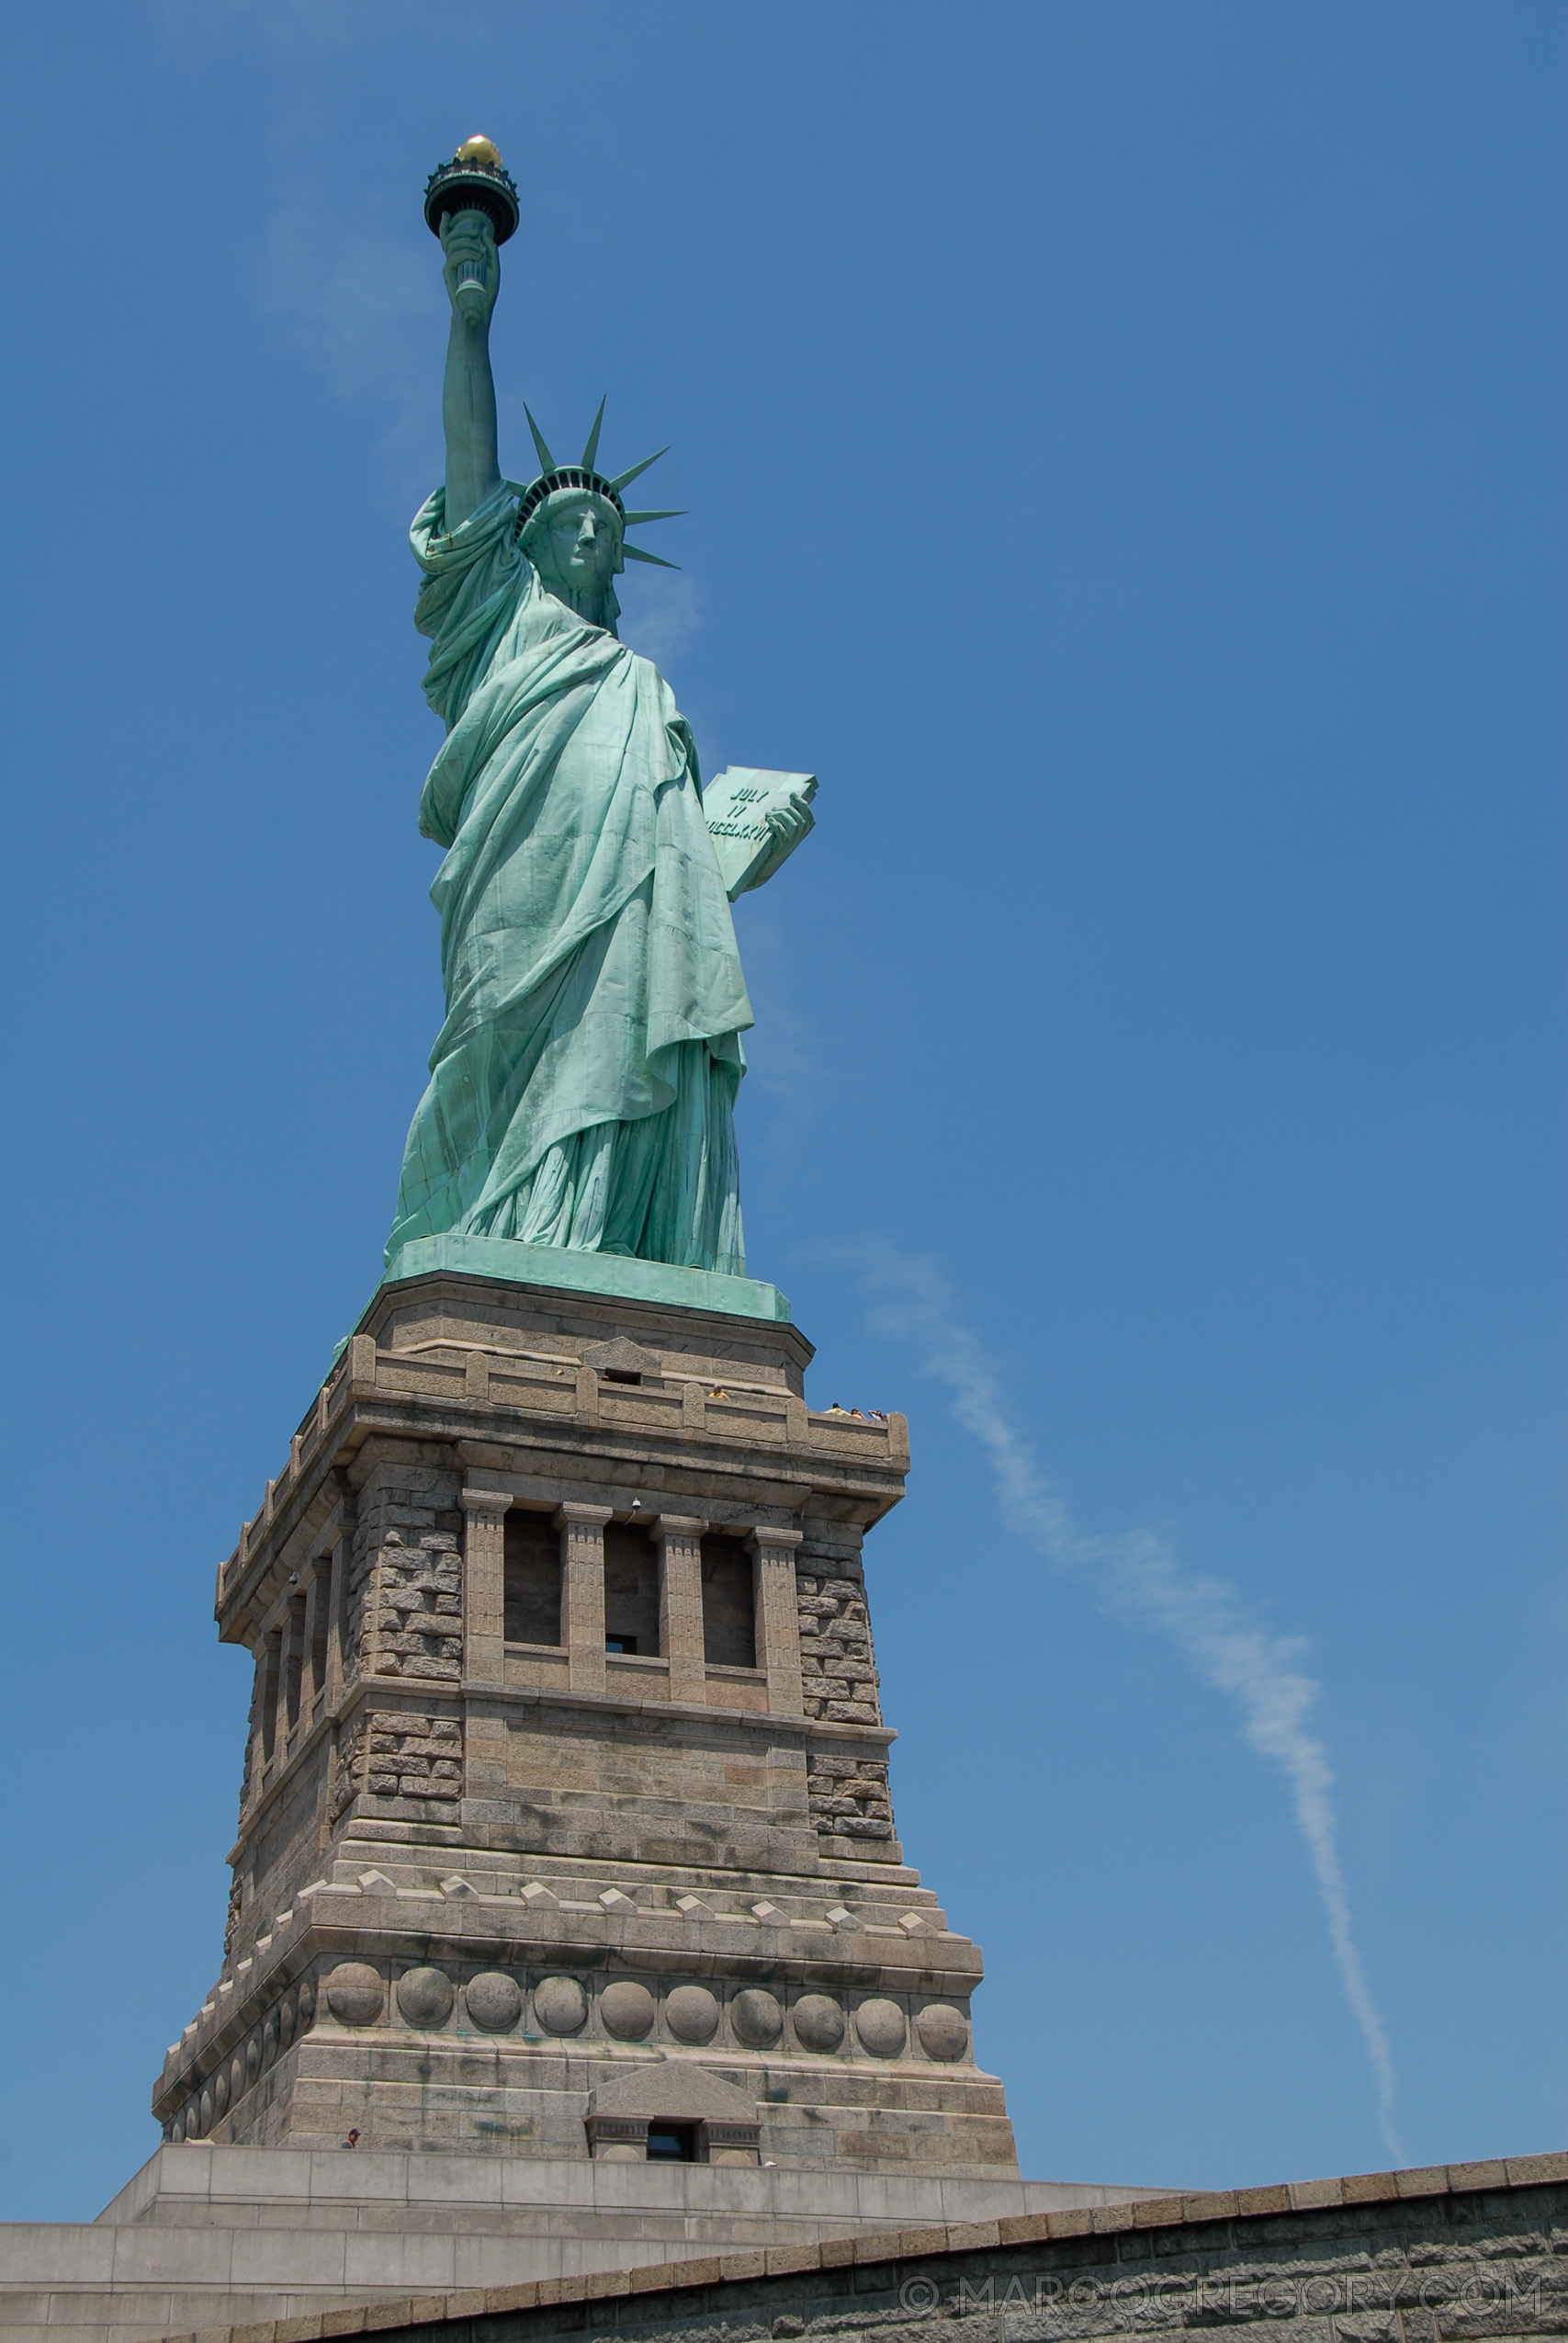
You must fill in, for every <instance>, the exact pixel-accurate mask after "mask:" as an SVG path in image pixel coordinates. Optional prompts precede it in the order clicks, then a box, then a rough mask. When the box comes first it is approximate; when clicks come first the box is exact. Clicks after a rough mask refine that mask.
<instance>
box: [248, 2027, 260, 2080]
mask: <svg viewBox="0 0 1568 2343" xmlns="http://www.w3.org/2000/svg"><path fill="white" fill-rule="evenodd" d="M261 2062H262V2043H261V2036H260V2034H253V2035H252V2036H251V2038H250V2040H249V2042H248V2043H246V2044H245V2082H246V2085H247V2087H248V2086H249V2085H250V2084H252V2083H254V2081H255V2078H256V2077H257V2076H258V2075H259V2074H260V2073H261Z"/></svg>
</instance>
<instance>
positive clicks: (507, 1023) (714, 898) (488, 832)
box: [387, 140, 812, 1276]
mask: <svg viewBox="0 0 1568 2343" xmlns="http://www.w3.org/2000/svg"><path fill="white" fill-rule="evenodd" d="M465 158H468V159H470V160H471V161H473V162H475V164H476V165H477V168H478V170H479V171H480V172H484V173H491V171H492V170H493V175H495V176H496V177H497V178H499V179H501V180H504V181H505V185H506V187H508V188H510V185H511V183H510V180H509V179H506V175H505V174H504V173H503V172H501V170H500V167H499V166H500V157H499V155H496V154H495V151H494V149H493V148H492V147H491V146H490V145H489V141H479V140H473V141H469V142H468V147H466V148H462V149H459V151H458V155H457V158H456V160H457V163H458V164H462V163H463V162H464V160H465ZM491 158H493V164H492V163H491ZM447 167H448V171H450V169H451V166H447ZM432 184H433V186H434V179H433V182H432ZM427 216H428V215H427ZM514 216H515V207H514V205H513V217H514ZM433 224H434V225H436V227H437V229H438V232H439V234H440V237H441V242H442V247H443V262H444V276H445V279H446V288H447V291H448V294H449V296H450V299H451V303H452V324H451V334H450V339H449V341H448V344H447V352H446V384H445V390H444V393H443V402H442V413H443V418H444V421H445V424H446V481H445V484H444V485H443V486H442V487H440V488H438V489H437V490H436V491H435V492H434V495H433V496H431V497H430V498H429V499H428V500H427V501H426V503H425V504H423V505H422V506H421V508H420V511H419V513H418V514H417V515H416V516H415V519H414V523H413V526H412V533H411V536H412V546H413V551H414V556H415V559H416V560H418V562H419V565H420V567H421V569H422V570H423V572H424V577H423V583H422V586H421V589H420V594H419V600H418V604H417V606H416V609H415V614H414V624H415V625H416V627H417V628H419V630H420V632H421V633H422V634H423V635H427V636H428V637H429V638H430V642H431V651H430V662H429V666H428V668H427V670H426V673H425V678H424V690H425V696H426V697H427V698H428V700H429V701H430V704H431V706H432V707H434V709H435V711H436V713H437V714H438V715H439V716H441V717H442V718H443V719H444V720H445V722H446V741H445V744H444V745H443V747H442V749H441V751H440V753H439V754H438V755H437V757H436V759H435V762H434V764H433V765H432V767H431V769H430V775H429V777H428V779H427V780H426V782H425V785H424V790H423V796H422V798H421V799H420V810H419V826H420V829H421V831H422V832H423V834H424V836H426V837H427V838H433V839H434V840H435V842H436V843H437V844H439V845H441V846H444V847H445V848H446V855H445V858H444V860H443V862H442V864H441V867H440V870H439V872H438V874H437V876H436V878H435V882H434V886H433V887H432V889H431V890H430V891H431V899H432V900H433V901H434V904H435V906H436V909H437V910H438V911H439V912H440V914H441V973H442V980H443V983H444V985H445V988H446V1022H445V1024H443V1026H442V1028H441V1031H440V1034H439V1035H438V1036H437V1037H436V1041H435V1046H434V1049H433V1050H432V1052H431V1057H430V1070H431V1078H430V1083H429V1087H428V1088H427V1090H426V1091H425V1093H424V1096H423V1099H422V1100H421V1101H420V1104H419V1108H418V1111H417V1112H416V1114H415V1115H414V1118H413V1125H412V1128H411V1130H410V1132H409V1138H408V1147H407V1150H406V1153H405V1155H404V1159H403V1168H402V1177H401V1181H400V1186H399V1192H398V1205H397V1217H396V1220H395V1222H394V1225H393V1228H392V1233H391V1237H390V1239H389V1243H388V1247H387V1258H388V1262H389V1264H390V1263H391V1262H392V1259H393V1256H394V1255H395V1254H396V1253H397V1252H398V1251H399V1250H400V1248H401V1247H402V1246H404V1245H406V1244H408V1243H410V1242H411V1241H412V1239H417V1238H421V1237H430V1236H440V1235H443V1234H446V1233H447V1232H455V1233H457V1234H458V1235H465V1236H480V1237H509V1238H519V1239H524V1240H525V1241H526V1242H528V1243H530V1244H535V1245H556V1246H568V1247H570V1248H572V1249H574V1250H576V1251H587V1252H600V1253H612V1254H622V1255H630V1256H633V1257H635V1258H637V1259H640V1260H644V1261H652V1262H671V1263H674V1264H675V1265H677V1266H679V1267H683V1268H696V1269H707V1270H718V1271H722V1272H725V1273H728V1274H730V1275H733V1276H744V1274H745V1247H744V1243H743V1240H742V1237H741V1227H740V1194H739V1170H738V1165H737V1160H736V1149H735V1128H734V1107H735V1097H736V1092H737V1090H738V1088H739V1081H740V1076H741V1074H742V1072H743V1070H744V1067H745V1058H744V1055H743V1052H742V1049H741V1042H740V1036H741V1035H742V1033H743V1032H744V1031H745V1030H746V1028H747V1027H748V1026H749V1025H750V1024H751V1022H752V1019H751V1008H750V1002H749V1001H748V999H747V997H746V985H745V979H744V978H743V977H742V975H741V970H740V959H739V953H738V951H737V949H736V943H735V929H734V923H733V921H732V919H731V916H730V907H729V893H728V891H727V887H726V879H725V876H724V873H723V871H722V870H721V867H720V862H719V856H718V852H717V850H716V845H715V842H714V839H713V837H712V836H710V834H709V830H708V826H707V821H705V816H704V808H703V799H702V794H701V783H700V780H699V775H698V770H697V756H696V751H695V747H694V742H693V739H692V734H691V730H690V728H689V727H688V725H687V724H686V722H685V720H684V719H683V718H682V715H681V714H680V711H679V709H678V708H677V707H676V705H675V699H674V695H673V694H672V693H671V689H670V686H669V685H668V684H667V683H666V682H665V680H664V678H663V676H662V675H661V674H660V673H659V671H658V669H657V668H656V667H654V666H653V665H652V664H651V662H649V661H648V660H646V659H641V658H639V657H638V656H637V653H636V652H635V651H631V650H629V649H628V648H627V647H626V645H625V644H624V643H622V642H620V641H618V640H617V639H616V634H615V622H616V619H617V617H618V616H619V605H618V603H617V602H616V599H615V583H614V581H615V577H616V576H617V575H618V574H619V573H620V572H621V570H622V568H623V566H624V560H625V558H626V556H627V555H630V556H631V557H632V558H633V559H634V560H654V559H656V558H657V557H655V556H653V555H650V554H648V553H645V552H642V551H641V550H640V549H638V548H637V547H634V546H631V545H628V544H627V543H626V527H627V526H628V524H635V523H637V522H641V521H652V520H662V519H668V518H671V517H672V515H669V514H665V513H635V512H634V513H628V512H627V511H626V506H625V504H623V502H622V497H621V492H622V490H623V489H624V488H626V486H628V485H629V483H630V482H631V481H632V480H634V479H635V478H636V477H637V473H639V472H641V471H644V470H646V469H647V465H648V464H649V463H652V462H654V461H655V460H656V458H653V457H649V458H647V461H646V462H645V463H642V464H637V465H634V466H633V467H632V469H631V470H629V471H625V472H622V473H620V474H619V475H618V476H616V477H615V478H609V477H606V476H605V475H604V473H602V472H600V471H599V470H597V469H596V465H597V459H598V447H599V435H600V424H601V423H602V421H603V418H604V407H603V404H601V407H600V410H599V418H598V420H596V421H595V423H594V424H593V428H592V432H591V433H590V435H589V438H588V444H587V446H586V447H585V448H584V449H583V452H582V458H581V462H580V463H578V464H575V465H566V466H560V465H558V464H557V463H556V461H555V459H554V458H553V457H552V456H551V454H550V451H549V448H548V447H547V445H546V444H545V441H544V438H543V437H542V436H541V434H540V432H539V429H538V426H537V424H535V422H534V419H533V416H532V414H529V416H528V421H529V424H530V428H531V429H532V431H533V436H534V442H535V446H536V451H537V454H538V459H539V463H540V466H541V471H540V476H539V477H538V478H537V479H536V480H535V481H533V482H532V484H531V485H529V486H526V487H525V486H522V485H520V484H519V483H518V482H516V481H509V480H506V479H503V478H502V473H501V470H500V465H499V461H498V451H497V443H496V406H495V386H494V381H493V379H492V377H491V361H490V320H491V311H492V310H493V308H494V305H495V300H496V295H497V293H498V291H499V289H500V284H501V263H500V258H499V255H498V253H497V249H496V246H497V235H496V228H495V225H494V224H493V218H492V217H491V216H487V214H486V211H485V210H481V209H460V210H453V209H447V210H446V211H445V213H443V214H439V215H437V216H435V217H434V220H433ZM510 225H511V222H510V221H504V220H503V222H502V226H503V238H502V240H504V233H505V232H510ZM525 412H526V410H525ZM665 566H668V565H665ZM802 782H803V786H802V787H799V788H797V789H795V791H794V792H793V794H791V795H789V796H787V797H786V798H785V799H784V802H783V803H782V804H781V805H778V806H776V807H775V808H774V809H773V810H772V811H770V812H769V813H768V814H767V815H766V818H765V819H766V831H765V833H763V832H759V833H758V834H759V835H761V836H762V837H763V847H762V851H761V856H760V858H757V857H753V860H752V863H751V865H750V869H749V870H748V871H747V873H746V875H745V876H744V877H743V878H742V880H741V882H740V884H741V885H749V886H757V885H761V882H762V881H763V880H764V879H766V878H768V877H772V875H773V872H774V871H775V870H776V869H777V868H778V867H779V866H780V865H781V864H782V863H783V862H784V859H785V858H786V856H787V855H789V854H790V853H792V852H793V850H794V848H795V846H796V845H797V844H798V843H799V842H800V840H801V839H802V838H803V837H804V836H805V835H806V832H807V831H808V830H809V829H810V827H811V821H812V817H811V814H810V811H809V809H808V805H807V798H808V795H809V786H808V785H807V783H806V777H805V776H802ZM734 891H735V892H739V891H740V887H739V885H738V886H736V887H735V888H734Z"/></svg>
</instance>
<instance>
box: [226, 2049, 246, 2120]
mask: <svg viewBox="0 0 1568 2343" xmlns="http://www.w3.org/2000/svg"><path fill="white" fill-rule="evenodd" d="M244 2096H245V2062H244V2060H243V2058H242V2057H241V2055H240V2054H239V2052H238V2051H236V2052H235V2053H234V2055H233V2056H232V2058H231V2060H230V2061H229V2104H230V2106H231V2107H237V2106H238V2105H239V2103H240V2101H241V2100H243V2098H244Z"/></svg>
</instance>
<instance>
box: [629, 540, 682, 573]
mask: <svg viewBox="0 0 1568 2343" xmlns="http://www.w3.org/2000/svg"><path fill="white" fill-rule="evenodd" d="M621 551H622V552H623V553H624V554H625V555H626V560H628V561H650V562H651V563H652V564H653V567H654V568H655V569H656V570H678V569H679V568H680V566H681V564H680V563H679V561H666V560H663V559H662V558H661V557H660V555H659V554H657V553H645V552H644V551H643V549H642V548H641V546H640V545H628V544H627V543H626V539H625V538H622V540H621Z"/></svg>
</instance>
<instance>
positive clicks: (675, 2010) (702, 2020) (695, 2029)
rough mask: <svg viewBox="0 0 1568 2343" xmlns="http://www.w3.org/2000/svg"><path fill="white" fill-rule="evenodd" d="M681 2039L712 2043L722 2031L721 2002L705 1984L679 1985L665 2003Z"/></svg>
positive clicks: (667, 2015) (668, 2019) (671, 2024)
mask: <svg viewBox="0 0 1568 2343" xmlns="http://www.w3.org/2000/svg"><path fill="white" fill-rule="evenodd" d="M664 2017H665V2021H666V2023H667V2024H668V2026H669V2028H670V2031H671V2033H672V2034H673V2035H674V2037H675V2039H676V2041H677V2042H711V2041H712V2040H713V2038H714V2035H715V2034H716V2032H717V2031H718V2001H717V1998H716V1996H715V1995H714V1994H711V1993H710V1992H709V1991H708V1989H707V1987H706V1986H705V1985H678V1986H676V1987H675V1990H674V1992H673V1993H672V1994H671V1996H670V1998H669V1999H668V2001H666V2003H665V2004H664Z"/></svg>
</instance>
